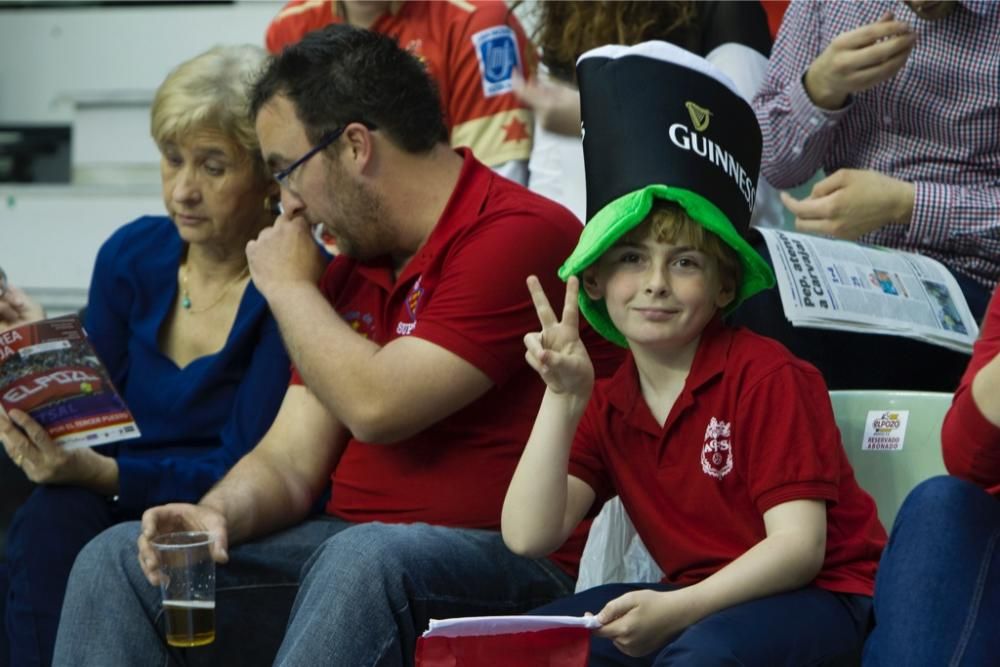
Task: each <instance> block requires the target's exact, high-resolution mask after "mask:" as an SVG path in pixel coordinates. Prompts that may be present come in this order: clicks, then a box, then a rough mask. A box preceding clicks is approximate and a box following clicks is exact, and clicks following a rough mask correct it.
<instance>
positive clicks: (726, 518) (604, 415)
mask: <svg viewBox="0 0 1000 667" xmlns="http://www.w3.org/2000/svg"><path fill="white" fill-rule="evenodd" d="M569 472H570V474H571V475H573V476H575V477H578V478H579V479H581V480H583V481H584V482H586V483H587V484H589V485H590V486H591V488H593V489H594V491H595V492H596V494H597V500H596V501H595V505H594V510H595V511H596V509H599V508H600V506H601V505H602V504H603V502H604V501H605V500H607V499H608V498H609V497H611V496H613V495H615V493H617V494H618V495H620V496H621V499H622V503H623V504H624V506H625V508H626V510H628V513H629V516H630V517H631V518H632V521H633V522H634V523H635V526H636V530H637V531H638V533H639V535H640V536H641V537H642V539H643V541H644V542H645V543H646V546H647V547H648V549H649V551H650V553H651V554H652V555H653V557H654V558H655V559H656V562H657V564H659V566H660V568H661V569H662V570H663V572H664V577H663V581H664V582H666V583H671V584H678V585H689V584H693V583H696V582H698V581H701V580H703V579H705V578H707V577H708V576H709V575H711V574H713V573H715V572H716V571H718V570H719V569H721V568H722V567H723V566H725V565H727V564H728V563H729V562H731V561H733V560H735V559H736V558H737V557H739V556H740V555H742V554H743V553H744V552H746V551H747V550H748V549H749V548H750V547H752V546H754V545H755V544H756V543H758V542H759V541H761V540H762V539H764V538H765V537H766V532H765V529H764V519H763V514H764V512H766V511H767V510H769V509H770V508H772V507H774V506H775V505H778V504H781V503H784V502H788V501H791V500H799V499H822V500H825V501H827V543H826V560H825V561H824V563H823V568H822V570H821V571H820V573H819V575H818V576H817V577H816V580H815V584H816V585H817V586H819V587H820V588H824V589H827V590H831V591H836V592H841V593H857V594H863V595H871V594H872V592H873V589H874V580H875V570H876V566H877V564H878V559H879V555H880V553H881V551H882V547H883V546H884V545H885V541H886V535H885V530H884V529H883V528H882V525H881V524H880V523H879V521H878V517H877V514H876V509H875V503H874V501H872V499H871V497H870V496H869V495H868V494H867V493H865V492H864V491H863V490H862V489H861V488H860V487H859V486H858V484H857V482H856V481H855V479H854V472H853V471H852V470H851V467H850V464H849V463H848V461H847V455H846V454H845V453H844V449H843V446H842V445H841V440H840V432H839V431H838V430H837V425H836V423H835V422H834V417H833V409H832V407H831V405H830V398H829V394H828V393H827V389H826V385H825V384H824V382H823V378H822V376H821V375H820V373H819V371H817V370H816V369H815V368H813V367H812V366H810V365H809V364H807V363H805V362H804V361H801V360H799V359H796V358H795V357H794V356H792V354H791V353H790V352H788V350H786V349H785V348H784V347H782V346H781V345H780V344H779V343H777V342H775V341H773V340H770V339H768V338H764V337H763V336H758V335H756V334H754V333H751V332H750V331H747V330H745V329H731V328H728V327H726V326H725V325H723V324H722V323H721V322H720V321H719V320H718V319H716V320H714V321H713V322H711V323H710V324H709V325H708V327H706V329H705V331H703V332H702V336H701V341H700V343H699V345H698V351H697V352H696V353H695V358H694V362H693V364H692V366H691V371H690V373H689V375H688V378H687V382H686V383H685V386H684V390H683V392H682V393H681V395H680V396H679V397H678V399H677V402H676V403H675V404H674V406H673V408H672V409H671V411H670V414H669V415H668V417H667V420H666V423H665V424H664V426H663V427H662V428H661V427H660V425H659V424H657V422H656V420H655V419H654V418H653V415H652V413H651V412H650V410H649V407H648V406H647V404H646V402H645V400H644V399H643V397H642V393H641V390H640V388H639V381H638V374H637V370H636V366H635V361H634V360H633V359H632V358H631V356H629V357H628V358H626V361H625V363H623V364H622V366H621V368H620V369H619V371H618V372H617V373H616V374H615V375H614V377H612V378H610V379H608V380H604V381H601V382H599V383H598V384H597V386H596V388H595V390H594V395H593V397H592V398H591V401H590V403H589V405H588V407H587V411H586V413H585V414H584V417H583V419H582V421H581V423H580V427H579V429H578V430H577V434H576V438H575V440H574V443H573V451H572V455H571V459H570V467H569Z"/></svg>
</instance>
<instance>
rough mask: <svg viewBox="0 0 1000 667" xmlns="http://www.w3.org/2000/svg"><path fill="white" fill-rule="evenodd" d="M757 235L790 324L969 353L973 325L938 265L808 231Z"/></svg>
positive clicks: (974, 330)
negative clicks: (883, 336) (768, 258)
mask: <svg viewBox="0 0 1000 667" xmlns="http://www.w3.org/2000/svg"><path fill="white" fill-rule="evenodd" d="M758 231H759V232H760V233H761V234H762V235H763V237H764V240H765V241H766V242H767V247H768V250H770V252H771V258H772V260H773V261H772V263H773V265H774V274H775V277H776V278H777V281H778V292H779V293H780V295H781V303H782V306H783V307H784V311H785V317H787V318H788V321H789V322H791V323H792V324H793V325H794V326H805V327H816V328H819V329H838V330H844V331H861V332H871V333H881V334H893V335H897V336H906V337H908V338H915V339H917V340H921V341H924V342H928V343H934V344H936V345H942V346H944V347H947V348H949V349H952V350H957V351H958V352H965V353H971V351H972V344H973V343H974V342H975V340H976V338H977V337H978V335H979V327H978V326H977V324H976V321H975V319H974V318H973V317H972V313H971V312H970V311H969V306H968V304H967V303H966V301H965V296H964V295H963V294H962V290H961V288H960V287H959V286H958V282H957V281H956V280H955V277H954V276H953V275H951V272H950V271H949V270H948V269H947V268H945V266H944V265H943V264H941V262H938V261H937V260H935V259H931V258H930V257H925V256H923V255H918V254H916V253H911V252H903V251H901V250H892V249H888V248H882V247H879V246H869V245H863V244H860V243H855V242H852V241H842V240H837V239H830V238H825V237H820V236H813V235H811V234H802V233H799V232H787V231H783V230H779V229H758Z"/></svg>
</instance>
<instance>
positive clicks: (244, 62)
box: [0, 46, 289, 665]
mask: <svg viewBox="0 0 1000 667" xmlns="http://www.w3.org/2000/svg"><path fill="white" fill-rule="evenodd" d="M265 57H266V55H265V53H264V52H263V51H262V50H261V49H259V48H257V47H253V46H228V47H216V48H214V49H212V50H210V51H208V52H206V53H204V54H202V55H199V56H197V57H195V58H193V59H192V60H189V61H187V62H185V63H183V64H182V65H180V66H179V67H178V68H176V69H175V70H174V71H173V72H171V73H170V74H169V75H168V76H167V78H166V80H165V81H164V82H163V84H162V85H161V86H160V88H159V89H158V90H157V93H156V96H155V98H154V100H153V107H152V118H151V133H152V136H153V139H154V140H155V141H156V144H157V146H158V147H159V149H160V154H161V160H160V170H161V178H162V184H163V201H164V205H165V207H166V211H167V216H162V215H160V216H146V217H142V218H140V219H138V220H136V221H134V222H131V223H129V224H127V225H125V226H124V227H122V228H120V229H119V230H118V231H116V232H115V233H114V234H113V235H112V236H111V238H109V239H108V240H107V241H106V242H105V243H104V246H103V247H102V248H101V250H100V252H99V253H98V257H97V263H96V266H95V268H94V273H93V279H92V282H91V286H90V294H89V300H88V304H87V311H86V317H85V319H86V322H85V324H86V328H87V330H88V332H89V334H90V336H91V338H92V340H93V343H94V347H95V348H96V349H97V352H98V354H99V355H100V357H101V358H102V360H103V361H104V363H105V364H106V365H107V366H108V369H109V371H110V373H111V376H112V379H113V380H114V381H115V384H116V386H117V387H118V389H119V390H120V391H121V392H122V395H123V397H124V398H125V401H126V403H127V404H128V406H129V408H130V409H131V410H132V412H133V414H134V415H135V417H136V420H137V422H138V424H139V428H140V430H141V431H142V437H141V438H139V439H137V440H131V441H127V442H124V443H119V444H118V445H117V446H114V445H112V446H108V447H102V448H98V449H83V450H76V451H73V452H64V451H62V450H61V449H60V448H58V447H57V446H55V445H54V444H53V443H52V442H51V441H50V440H49V438H48V437H47V436H46V434H45V432H44V430H42V429H41V427H40V426H38V424H37V423H36V422H34V421H33V420H32V419H31V418H30V417H28V416H27V415H25V414H24V413H21V412H17V411H12V412H11V414H10V418H9V419H7V418H4V417H0V440H2V441H3V445H4V449H5V450H6V452H7V454H8V456H9V457H10V459H11V460H12V461H13V462H14V464H16V465H17V466H18V467H20V468H21V469H22V470H23V471H24V474H25V475H27V477H28V478H30V479H31V480H32V481H34V482H36V483H38V488H37V489H36V490H35V491H34V493H33V494H32V496H31V497H30V498H29V500H28V501H27V502H26V503H25V504H24V505H23V506H22V507H21V509H20V510H19V511H18V513H17V515H16V516H15V518H14V521H13V524H12V526H11V530H10V533H9V535H8V545H7V558H8V565H9V568H10V593H9V595H8V603H7V610H6V631H7V635H8V639H9V640H10V655H11V659H12V664H16V665H36V664H49V663H50V662H51V660H52V647H53V645H54V643H55V634H56V627H57V623H58V619H59V611H60V608H61V606H62V599H63V595H64V592H65V587H66V580H67V579H68V577H69V571H70V568H71V567H72V565H73V561H74V559H75V558H76V554H77V553H78V552H79V550H80V549H81V548H82V547H83V546H84V545H85V544H86V543H87V542H88V541H89V540H90V539H91V538H92V537H94V536H95V535H97V534H98V533H99V532H100V531H102V530H103V529H105V528H107V527H109V526H111V525H113V524H115V523H118V522H120V521H124V520H127V519H136V518H138V517H139V516H140V515H141V513H142V511H143V510H144V509H146V508H147V507H151V506H155V505H159V504H162V503H165V502H171V501H195V500H197V499H198V498H200V497H201V496H202V495H203V494H204V493H205V492H206V491H207V490H208V489H209V487H211V486H212V484H213V483H214V482H215V481H216V480H218V479H219V478H220V477H221V476H222V475H223V474H224V473H225V472H226V471H227V470H228V469H229V468H230V467H231V466H232V465H233V464H234V463H235V462H236V461H237V460H238V459H239V458H240V457H241V456H242V455H243V454H244V453H245V452H246V451H247V450H249V449H250V448H251V447H252V446H253V445H254V444H255V443H256V442H257V441H258V440H259V439H260V437H261V436H262V435H263V433H264V432H265V431H266V430H267V428H268V427H269V426H270V423H271V421H272V419H273V417H274V415H275V414H276V412H277V409H278V405H279V403H280V400H281V397H282V396H283V395H284V391H285V387H286V384H287V381H288V373H289V362H288V357H287V355H286V354H285V351H284V348H283V346H282V343H281V338H280V335H279V333H278V328H277V325H276V323H275V321H274V320H273V319H272V317H271V314H270V312H269V310H268V308H267V304H266V302H265V301H264V299H263V298H262V297H261V295H260V294H259V293H258V292H257V290H256V289H255V287H254V285H253V283H251V282H250V277H249V271H248V269H247V260H246V255H245V252H244V251H245V246H246V244H247V242H248V241H249V240H250V239H253V238H256V236H257V234H258V233H259V232H260V230H261V229H263V228H264V227H266V226H267V225H269V224H271V223H272V222H273V220H274V213H273V212H272V210H271V209H272V204H271V202H272V201H276V194H277V187H278V186H277V184H276V183H275V182H274V180H273V178H272V177H271V175H270V174H269V173H268V172H267V170H266V168H265V166H264V164H263V162H262V160H261V158H260V154H259V147H258V144H257V138H256V135H255V133H254V130H253V126H252V125H251V124H250V121H249V119H248V115H247V93H248V87H249V84H250V83H251V81H252V79H253V75H254V74H255V73H256V71H257V69H258V68H259V67H260V66H261V65H262V63H263V61H264V59H265ZM3 298H6V299H12V300H15V301H16V303H14V304H11V303H9V302H8V303H7V308H5V309H0V317H3V316H5V315H6V318H7V320H8V321H7V322H6V324H7V325H10V324H14V323H17V322H16V320H17V319H21V320H26V319H32V318H34V317H38V316H40V315H41V311H40V309H39V308H38V307H37V306H36V305H34V304H32V303H30V302H29V301H27V300H26V299H25V296H24V294H23V292H21V291H20V290H17V289H16V288H11V289H10V290H9V291H8V293H7V295H6V296H5V297H3ZM12 319H14V320H15V321H11V320H12Z"/></svg>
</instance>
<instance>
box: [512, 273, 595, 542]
mask: <svg viewBox="0 0 1000 667" xmlns="http://www.w3.org/2000/svg"><path fill="white" fill-rule="evenodd" d="M528 289H529V290H530V292H531V297H532V300H533V301H534V304H535V308H536V311H537V313H538V319H539V321H540V322H541V325H542V330H541V331H540V332H536V333H530V334H528V335H526V336H525V337H524V343H525V347H526V348H527V351H526V352H525V359H526V360H527V361H528V364H529V365H530V366H531V367H532V368H534V369H535V371H536V372H537V373H538V374H539V375H540V376H541V378H542V380H544V381H545V384H546V389H545V395H544V397H543V398H542V404H541V407H540V408H539V410H538V416H537V417H536V418H535V425H534V427H533V428H532V430H531V436H530V437H529V438H528V444H527V445H526V446H525V448H524V452H523V453H522V454H521V460H520V461H519V462H518V464H517V468H516V469H515V471H514V476H513V478H512V479H511V482H510V485H509V486H508V487H507V495H506V497H505V498H504V504H503V512H502V514H501V520H500V525H501V530H502V532H503V539H504V542H505V543H506V544H507V546H508V548H510V550H511V551H513V552H514V553H516V554H519V555H522V556H528V557H532V558H540V557H542V556H546V555H548V554H550V553H552V552H553V551H555V550H556V549H558V548H559V546H560V545H561V544H562V543H563V542H565V541H566V538H568V537H569V535H570V533H572V532H573V529H574V528H576V526H577V524H579V523H580V521H581V520H582V519H583V517H584V515H585V514H586V513H587V510H589V509H590V506H591V505H592V504H593V502H594V497H595V495H594V491H593V489H591V488H590V486H588V485H587V484H586V483H585V482H583V481H582V480H580V479H578V478H576V477H573V476H572V475H569V473H568V470H569V452H570V446H571V445H572V443H573V435H574V433H576V427H577V425H578V424H579V422H580V417H581V416H582V415H583V412H584V409H585V408H586V407H587V401H588V400H589V399H590V392H591V389H592V388H593V385H594V368H593V366H592V365H591V363H590V358H589V357H588V356H587V350H586V349H585V348H584V346H583V343H582V342H581V341H580V326H579V310H578V306H577V294H578V290H579V282H578V280H577V279H576V278H570V279H569V282H568V283H567V285H566V300H565V303H564V305H563V314H562V320H561V321H559V320H558V319H556V315H555V313H554V312H553V311H552V307H551V306H550V305H549V301H548V299H547V298H546V296H545V292H544V290H543V289H542V286H541V283H539V282H538V279H537V278H535V277H534V276H532V277H530V278H529V279H528Z"/></svg>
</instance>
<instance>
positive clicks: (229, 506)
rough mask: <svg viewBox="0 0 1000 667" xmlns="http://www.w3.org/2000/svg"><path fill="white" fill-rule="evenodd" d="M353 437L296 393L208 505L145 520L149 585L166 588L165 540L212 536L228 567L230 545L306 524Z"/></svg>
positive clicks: (176, 508) (151, 514)
mask: <svg viewBox="0 0 1000 667" xmlns="http://www.w3.org/2000/svg"><path fill="white" fill-rule="evenodd" d="M347 435H348V434H347V432H346V431H345V430H344V429H343V427H342V426H341V425H340V424H338V423H337V421H336V420H335V419H334V418H333V417H332V416H331V415H330V413H329V412H327V410H326V409H325V408H324V407H323V405H322V404H321V403H320V402H319V401H318V400H316V397H315V396H313V395H312V393H311V392H310V391H309V390H308V389H307V388H306V387H304V386H302V385H292V386H290V387H289V388H288V391H287V393H286V394H285V398H284V400H283V401H282V403H281V409H280V410H279V411H278V416H277V417H276V418H275V420H274V424H272V425H271V428H270V429H269V430H268V432H267V434H266V435H265V436H264V439H263V440H261V442H260V443H259V444H258V445H257V446H256V447H255V448H254V449H253V450H252V451H250V452H249V453H248V454H247V455H246V456H244V457H243V458H242V459H240V461H239V462H238V463H237V464H236V465H235V466H233V468H232V470H230V471H229V473H228V474H227V475H226V476H225V477H224V478H223V479H222V480H221V481H220V482H219V483H218V484H217V485H216V486H215V488H213V489H212V490H211V491H209V492H208V494H206V495H205V497H204V498H202V499H201V502H200V503H198V504H197V505H190V504H184V503H171V504H169V505H160V506H159V507H153V508H151V509H148V510H146V512H144V513H143V515H142V533H141V534H140V536H139V539H138V546H139V562H140V564H141V565H142V568H143V572H144V573H145V575H146V578H147V579H148V580H149V582H150V583H151V584H153V585H156V584H158V583H159V577H160V575H159V560H158V557H157V555H156V551H155V549H153V548H152V546H151V543H150V541H151V540H152V539H153V538H154V537H156V536H157V535H161V534H163V533H168V532H174V531H184V530H205V531H209V532H211V533H213V534H214V535H215V536H216V540H215V543H214V544H213V545H212V554H213V557H214V558H215V560H216V561H217V562H220V563H225V562H226V561H227V560H228V559H229V555H228V550H229V546H230V545H235V544H239V543H240V542H245V541H247V540H250V539H253V538H255V537H260V536H263V535H267V534H269V533H272V532H274V531H277V530H281V529H282V528H285V527H288V526H291V525H294V524H296V523H297V522H299V521H301V520H302V519H303V518H305V517H306V515H307V514H308V513H309V510H310V509H311V507H312V504H313V502H314V501H315V500H316V498H318V497H319V495H320V494H321V493H322V492H323V489H325V488H326V484H327V482H328V481H329V479H330V477H329V475H330V472H331V471H332V470H333V469H334V468H335V467H336V465H337V462H338V461H339V460H340V456H341V454H343V451H344V447H345V446H346V444H347Z"/></svg>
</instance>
